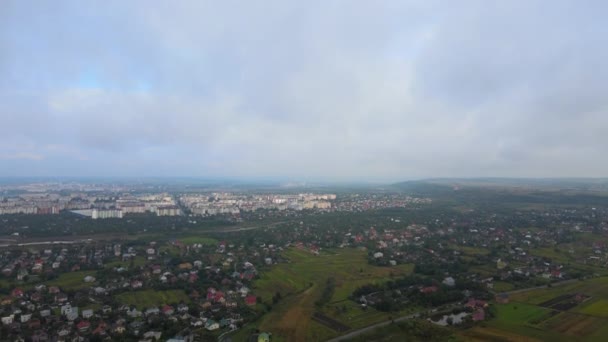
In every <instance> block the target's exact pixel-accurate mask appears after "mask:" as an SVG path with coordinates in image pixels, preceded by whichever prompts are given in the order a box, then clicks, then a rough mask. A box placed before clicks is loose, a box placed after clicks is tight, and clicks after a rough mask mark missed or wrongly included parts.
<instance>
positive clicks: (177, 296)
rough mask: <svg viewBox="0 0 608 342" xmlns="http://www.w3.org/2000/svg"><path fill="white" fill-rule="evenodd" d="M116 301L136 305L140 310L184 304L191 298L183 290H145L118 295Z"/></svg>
mask: <svg viewBox="0 0 608 342" xmlns="http://www.w3.org/2000/svg"><path fill="white" fill-rule="evenodd" d="M116 300H117V301H118V302H119V303H124V304H128V305H135V306H136V307H137V308H138V309H140V310H143V309H145V308H150V307H153V306H161V305H165V304H177V303H180V302H182V301H183V302H184V303H189V302H190V298H188V296H187V295H186V293H185V292H184V291H183V290H167V291H154V290H143V291H134V292H125V293H121V294H119V295H117V296H116Z"/></svg>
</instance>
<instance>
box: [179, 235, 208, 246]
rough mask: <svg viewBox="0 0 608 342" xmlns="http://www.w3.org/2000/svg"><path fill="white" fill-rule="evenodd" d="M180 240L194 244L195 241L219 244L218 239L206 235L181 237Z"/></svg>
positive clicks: (205, 243) (204, 243)
mask: <svg viewBox="0 0 608 342" xmlns="http://www.w3.org/2000/svg"><path fill="white" fill-rule="evenodd" d="M178 240H179V241H181V242H183V243H185V244H187V245H192V244H195V243H200V244H203V245H217V244H218V241H217V240H216V239H214V238H210V237H205V236H187V237H182V238H179V239H178Z"/></svg>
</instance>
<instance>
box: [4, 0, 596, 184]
mask: <svg viewBox="0 0 608 342" xmlns="http://www.w3.org/2000/svg"><path fill="white" fill-rule="evenodd" d="M605 13H608V2H606V1H591V0H589V1H560V0H546V1H535V0H509V1H484V0H480V1H468V0H460V1H432V0H423V1H405V0H399V1H397V0H395V1H382V0H380V1H363V0H349V1H334V0H321V1H315V0H308V1H292V0H277V1H274V0H266V1H243V0H241V1H231V0H223V1H202V0H192V1H187V0H175V1H160V0H159V1H155V0H145V1H139V0H130V1H124V0H104V1H93V0H91V1H80V0H75V1H67V0H65V1H64V0H55V1H33V0H2V1H0V176H2V177H13V176H39V177H46V176H89V177H90V176H92V177H95V176H110V177H123V176H124V177H152V176H154V177H158V176H160V177H173V176H175V177H206V178H232V179H262V178H263V179H271V178H277V179H289V180H300V181H306V180H311V181H312V180H322V181H349V182H350V181H381V182H385V181H401V180H408V179H417V178H427V177H607V176H608V158H606V152H607V151H608V93H607V91H608V85H607V84H606V83H607V82H608V65H607V64H608V24H606V21H605Z"/></svg>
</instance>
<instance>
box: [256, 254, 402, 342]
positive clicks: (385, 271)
mask: <svg viewBox="0 0 608 342" xmlns="http://www.w3.org/2000/svg"><path fill="white" fill-rule="evenodd" d="M284 256H285V257H287V258H288V259H289V260H290V263H286V264H280V265H276V266H274V267H273V268H272V269H271V270H270V271H269V272H265V273H263V274H262V275H261V277H260V279H259V280H257V281H256V283H255V289H254V292H255V293H256V294H257V295H259V296H261V297H262V300H263V301H265V302H270V301H271V298H272V296H273V295H274V294H275V293H276V292H280V293H281V295H282V297H283V299H282V300H281V302H279V303H278V304H277V305H275V306H274V307H273V309H272V311H271V312H270V313H268V314H266V315H265V316H263V317H262V318H261V320H260V321H259V322H258V324H257V325H258V327H259V329H260V330H262V331H268V332H271V333H272V334H273V341H275V342H280V341H318V340H323V339H327V338H331V337H334V336H336V335H337V333H336V332H335V331H333V330H331V329H329V328H327V327H325V326H323V325H321V324H319V323H317V322H314V321H312V320H311V315H312V314H313V312H314V311H315V310H318V309H317V308H316V307H315V304H314V303H315V301H316V300H317V299H318V298H320V296H321V293H322V292H323V288H324V284H325V281H326V280H327V279H328V278H330V277H333V278H334V279H335V284H336V285H335V291H334V293H333V295H332V297H331V300H330V301H329V303H328V304H327V305H326V306H325V307H324V308H323V309H322V311H323V312H324V313H325V314H326V315H327V316H330V317H332V318H334V319H336V320H338V321H340V322H342V323H344V324H346V325H348V326H350V327H351V328H357V327H361V326H366V325H369V324H372V323H374V322H378V321H383V320H387V319H388V314H386V313H381V312H378V311H376V310H374V309H368V310H366V311H364V310H362V309H361V308H360V307H359V306H358V305H357V304H356V303H354V302H351V301H349V300H348V296H349V295H350V294H351V293H352V291H353V290H354V289H356V288H357V287H359V286H361V285H364V284H367V283H373V282H384V281H387V280H389V279H391V276H392V277H396V276H399V275H404V274H409V273H411V272H412V270H413V265H398V266H394V267H376V266H371V265H369V264H368V263H367V254H366V252H365V251H362V250H356V249H336V250H331V251H328V252H324V253H321V254H320V255H319V256H315V255H313V254H311V253H310V252H308V251H306V250H301V249H296V248H290V249H288V250H286V251H285V252H284ZM336 306H339V307H340V308H342V307H344V308H345V309H346V312H345V313H340V314H337V312H336V311H337V310H336V309H335V307H336Z"/></svg>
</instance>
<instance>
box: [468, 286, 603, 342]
mask: <svg viewBox="0 0 608 342" xmlns="http://www.w3.org/2000/svg"><path fill="white" fill-rule="evenodd" d="M496 309H497V315H496V318H495V319H493V320H491V321H488V322H487V325H488V326H489V327H490V328H492V329H493V330H491V331H486V330H488V329H487V328H482V327H476V328H473V329H470V330H467V331H465V332H463V334H462V335H463V336H464V337H465V338H470V339H471V340H483V339H484V338H485V339H487V340H490V339H492V340H499V341H501V340H502V341H511V340H517V339H516V338H515V339H512V338H511V337H508V336H507V335H509V334H512V332H517V334H520V335H525V336H527V337H529V338H536V339H539V340H551V341H606V338H607V337H606V336H608V278H607V277H602V278H594V279H589V280H585V281H577V282H572V283H569V284H564V285H561V286H555V287H550V288H545V289H536V290H530V291H525V292H520V293H516V294H512V295H511V302H510V303H509V304H497V305H496ZM484 333H485V334H488V335H489V336H486V337H483V336H484V335H483V334H484ZM500 333H504V334H505V337H500V336H498V337H493V336H490V335H492V334H500Z"/></svg>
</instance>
